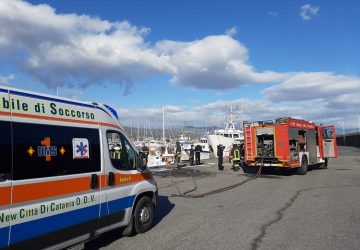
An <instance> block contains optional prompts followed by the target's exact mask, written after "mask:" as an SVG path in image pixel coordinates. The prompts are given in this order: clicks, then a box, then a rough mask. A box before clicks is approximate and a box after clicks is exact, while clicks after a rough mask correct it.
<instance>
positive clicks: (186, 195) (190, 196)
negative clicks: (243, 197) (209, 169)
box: [169, 157, 264, 198]
mask: <svg viewBox="0 0 360 250" xmlns="http://www.w3.org/2000/svg"><path fill="white" fill-rule="evenodd" d="M263 166H264V157H262V159H261V165H260V167H259V170H258V171H257V173H256V174H255V175H254V176H251V177H249V178H247V179H245V180H243V181H241V182H238V183H235V184H232V185H229V186H225V187H222V188H218V189H214V190H211V191H208V192H205V193H200V194H191V193H192V192H194V191H196V190H197V188H198V186H197V184H196V181H195V179H194V177H193V176H192V178H191V179H192V181H193V183H194V188H192V189H190V190H187V191H186V192H181V190H180V189H179V187H178V186H177V183H176V182H175V180H174V177H173V173H174V171H175V170H176V169H178V168H174V169H172V170H171V171H170V174H169V176H170V178H171V182H172V184H173V186H174V187H175V188H176V190H177V191H178V193H179V194H178V195H173V196H175V197H183V198H202V197H205V196H208V195H212V194H217V193H221V192H225V191H228V190H230V189H233V188H236V187H239V186H241V185H243V184H245V183H246V182H249V181H251V180H254V179H256V178H258V177H259V176H260V175H261V170H262V168H263Z"/></svg>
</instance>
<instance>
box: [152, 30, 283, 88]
mask: <svg viewBox="0 0 360 250" xmlns="http://www.w3.org/2000/svg"><path fill="white" fill-rule="evenodd" d="M156 46H157V48H158V50H161V51H162V52H163V53H165V54H166V55H168V56H169V58H170V62H171V64H172V65H173V66H174V67H175V68H176V71H175V72H174V73H173V77H172V79H171V82H172V83H173V84H177V85H183V86H189V87H196V88H201V89H222V90H223V89H231V88H237V87H239V86H242V85H244V84H247V83H270V82H276V81H279V80H281V79H283V78H284V74H282V73H277V72H273V71H264V72H256V70H255V69H254V68H253V66H251V65H250V64H249V63H248V50H247V49H246V47H245V46H243V45H242V44H241V43H240V42H239V41H237V40H235V39H233V38H232V37H230V36H227V35H219V36H208V37H205V38H203V39H201V40H197V41H193V42H188V43H184V42H179V43H178V42H174V41H160V42H158V43H157V45H156Z"/></svg>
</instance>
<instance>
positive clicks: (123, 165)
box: [106, 131, 136, 170]
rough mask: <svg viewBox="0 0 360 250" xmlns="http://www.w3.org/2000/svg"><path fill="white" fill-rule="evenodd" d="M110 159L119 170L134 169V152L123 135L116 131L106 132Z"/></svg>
mask: <svg viewBox="0 0 360 250" xmlns="http://www.w3.org/2000/svg"><path fill="white" fill-rule="evenodd" d="M106 137H107V141H108V146H109V155H110V160H111V163H112V165H113V166H114V168H116V169H119V170H134V169H136V165H135V161H136V160H135V159H136V152H135V150H134V149H133V148H132V147H131V144H130V143H129V142H128V140H127V139H126V138H125V136H124V135H123V134H121V133H119V132H116V131H108V132H107V133H106Z"/></svg>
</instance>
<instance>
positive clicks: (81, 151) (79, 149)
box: [76, 142, 87, 155]
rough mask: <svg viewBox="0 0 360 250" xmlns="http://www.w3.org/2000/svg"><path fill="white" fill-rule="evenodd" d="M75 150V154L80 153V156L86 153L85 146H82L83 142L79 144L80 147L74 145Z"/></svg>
mask: <svg viewBox="0 0 360 250" xmlns="http://www.w3.org/2000/svg"><path fill="white" fill-rule="evenodd" d="M76 147H77V150H76V153H80V155H84V154H86V152H87V145H84V143H83V142H80V145H76Z"/></svg>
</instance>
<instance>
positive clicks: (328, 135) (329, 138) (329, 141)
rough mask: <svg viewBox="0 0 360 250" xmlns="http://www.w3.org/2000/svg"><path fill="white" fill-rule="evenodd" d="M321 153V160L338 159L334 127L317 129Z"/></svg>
mask: <svg viewBox="0 0 360 250" xmlns="http://www.w3.org/2000/svg"><path fill="white" fill-rule="evenodd" d="M317 135H318V142H319V153H320V157H321V158H336V157H337V155H338V152H337V144H336V132H335V128H334V126H319V127H317Z"/></svg>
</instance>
